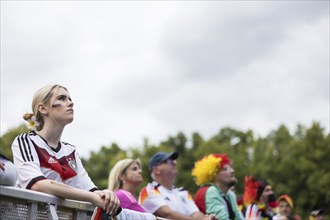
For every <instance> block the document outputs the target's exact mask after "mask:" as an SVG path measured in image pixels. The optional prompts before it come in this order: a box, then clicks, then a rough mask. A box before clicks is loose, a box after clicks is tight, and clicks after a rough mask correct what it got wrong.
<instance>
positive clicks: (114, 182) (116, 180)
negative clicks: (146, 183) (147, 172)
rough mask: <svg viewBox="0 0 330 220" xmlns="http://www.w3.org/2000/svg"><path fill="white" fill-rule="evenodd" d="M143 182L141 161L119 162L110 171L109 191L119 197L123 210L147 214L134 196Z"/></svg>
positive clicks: (127, 160) (125, 160)
mask: <svg viewBox="0 0 330 220" xmlns="http://www.w3.org/2000/svg"><path fill="white" fill-rule="evenodd" d="M142 181H143V177H142V169H141V161H140V160H139V159H123V160H120V161H118V162H117V163H116V164H115V166H114V167H113V168H112V170H111V171H110V174H109V180H108V189H109V190H111V191H113V192H114V193H115V194H116V195H117V197H118V199H119V201H120V204H121V206H122V207H123V208H127V209H131V210H135V211H138V212H145V210H144V208H143V207H142V206H140V205H139V204H138V202H137V200H136V198H135V196H134V193H135V191H136V189H137V187H138V185H139V184H140V183H141V182H142Z"/></svg>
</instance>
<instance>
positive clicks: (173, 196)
mask: <svg viewBox="0 0 330 220" xmlns="http://www.w3.org/2000/svg"><path fill="white" fill-rule="evenodd" d="M178 156H179V154H178V153H177V152H172V153H166V152H158V153H156V154H154V155H153V156H152V157H151V158H150V160H149V164H148V165H149V171H150V173H151V177H152V179H153V180H154V181H153V182H152V183H149V184H148V185H147V186H146V187H144V188H142V190H141V191H140V194H139V199H138V202H139V204H140V205H142V207H143V208H144V209H145V210H146V211H147V212H150V213H153V214H154V215H156V216H159V217H163V218H167V219H184V220H189V219H191V220H192V219H204V220H217V218H216V217H215V215H204V214H203V213H202V212H201V211H200V210H199V209H198V207H197V206H196V204H195V202H194V200H193V199H192V197H191V195H190V193H189V192H188V191H186V190H184V189H182V188H175V187H174V185H173V182H174V180H175V178H176V176H177V174H178V171H177V168H176V159H177V158H178Z"/></svg>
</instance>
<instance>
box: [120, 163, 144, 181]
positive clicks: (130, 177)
mask: <svg viewBox="0 0 330 220" xmlns="http://www.w3.org/2000/svg"><path fill="white" fill-rule="evenodd" d="M123 181H125V182H126V183H133V184H137V185H138V184H140V183H141V182H142V181H143V177H142V169H141V167H140V166H139V164H138V163H136V162H134V163H132V164H131V165H130V166H128V167H127V169H126V172H125V175H124V178H123Z"/></svg>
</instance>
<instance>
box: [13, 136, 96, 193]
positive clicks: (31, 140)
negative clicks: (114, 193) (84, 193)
mask: <svg viewBox="0 0 330 220" xmlns="http://www.w3.org/2000/svg"><path fill="white" fill-rule="evenodd" d="M12 151H13V157H14V164H15V166H16V169H17V171H18V186H19V187H21V188H26V189H31V187H32V185H33V184H34V183H36V182H37V181H39V180H42V179H51V180H55V181H58V182H62V183H64V184H67V185H69V186H72V187H76V188H79V189H83V190H95V189H97V187H96V186H95V185H94V183H93V182H92V180H91V179H90V177H89V176H88V174H87V172H86V170H85V169H84V167H83V165H82V163H81V160H80V158H79V155H78V154H77V152H76V148H75V146H73V145H71V144H68V143H64V142H62V141H61V142H60V143H59V144H58V146H57V148H56V149H53V148H51V147H50V146H49V145H48V144H47V141H46V140H44V139H43V138H42V137H41V136H39V135H38V134H36V132H35V131H30V132H29V133H25V134H20V135H18V136H17V137H16V138H15V140H14V142H13V144H12Z"/></svg>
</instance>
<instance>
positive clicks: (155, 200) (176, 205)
mask: <svg viewBox="0 0 330 220" xmlns="http://www.w3.org/2000/svg"><path fill="white" fill-rule="evenodd" d="M138 201H139V204H140V205H141V206H142V207H143V208H144V209H145V210H146V211H147V212H150V213H155V212H156V211H157V210H158V209H159V208H160V207H162V206H164V205H168V206H169V207H170V209H172V210H173V211H177V212H179V213H182V214H185V215H192V214H193V213H195V212H197V211H199V209H198V207H197V206H196V204H195V202H194V200H193V199H192V197H191V195H190V193H189V192H188V191H187V190H184V189H182V188H174V187H173V189H171V190H169V189H166V188H165V187H163V186H161V185H159V184H158V183H157V182H152V183H149V184H148V185H147V186H146V187H144V188H143V189H142V190H141V191H140V194H139V199H138Z"/></svg>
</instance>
